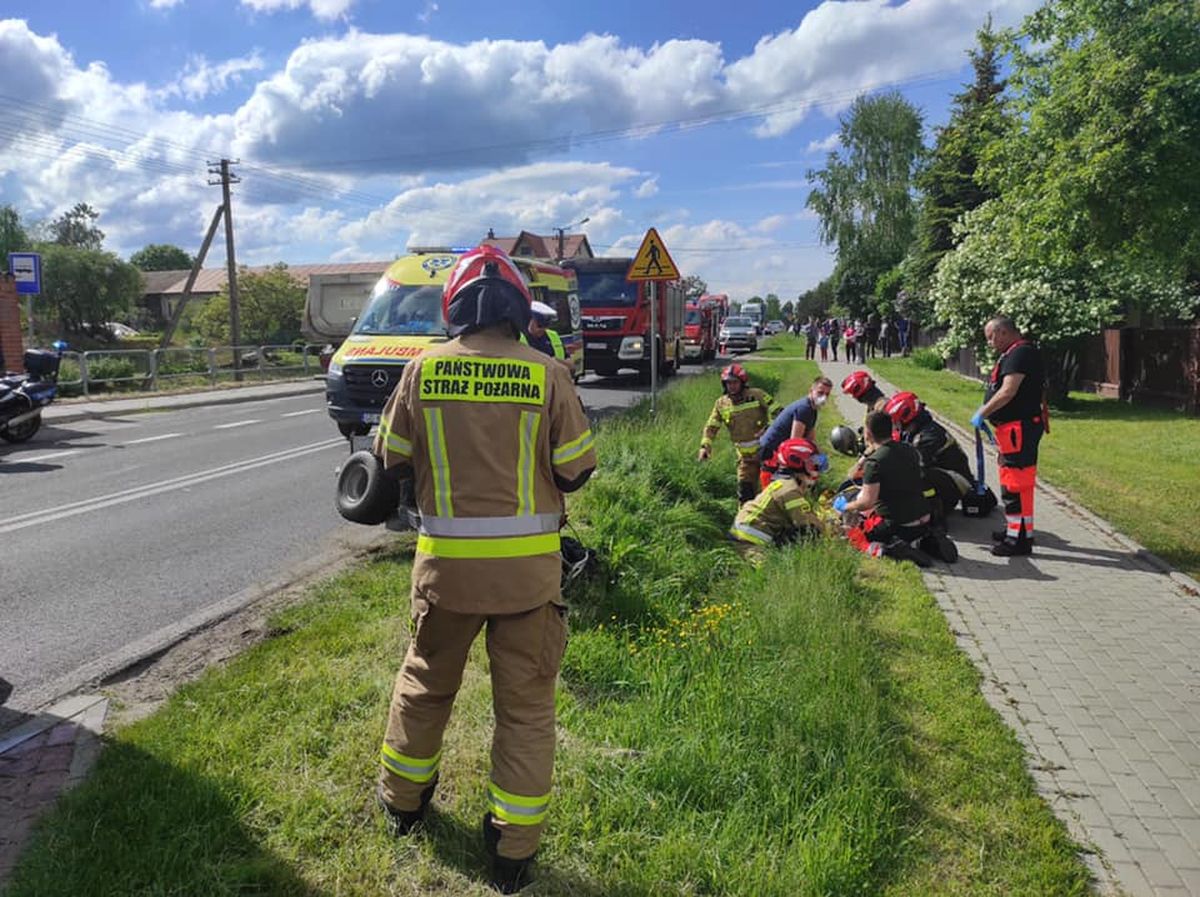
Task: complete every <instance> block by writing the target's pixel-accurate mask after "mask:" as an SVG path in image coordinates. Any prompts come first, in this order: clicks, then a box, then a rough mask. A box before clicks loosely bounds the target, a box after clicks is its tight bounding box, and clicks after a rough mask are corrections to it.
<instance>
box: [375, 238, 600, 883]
mask: <svg viewBox="0 0 1200 897" xmlns="http://www.w3.org/2000/svg"><path fill="white" fill-rule="evenodd" d="M442 311H443V314H444V316H445V318H446V322H447V324H448V327H449V331H450V334H451V336H452V337H453V339H451V340H450V341H449V342H446V343H443V344H441V345H438V346H434V347H432V348H430V349H427V350H426V351H425V352H424V353H423V354H422V355H421V356H420V357H419V358H416V359H414V360H413V361H411V362H409V364H408V366H407V367H406V368H405V369H404V374H403V376H402V377H401V378H400V383H399V384H398V385H397V387H396V391H395V392H394V393H393V394H392V397H391V398H390V399H389V400H388V403H387V406H386V407H385V408H384V410H383V414H382V419H381V421H380V424H379V433H378V435H377V436H376V438H375V444H374V451H375V453H376V454H378V455H380V456H381V457H382V458H383V461H384V465H385V466H386V467H387V468H389V469H391V468H399V469H400V471H401V472H407V471H409V470H411V473H412V476H413V478H414V486H415V492H416V499H417V507H418V508H419V510H420V513H421V526H420V530H419V533H418V538H417V549H416V558H415V560H414V562H413V570H412V617H413V632H412V638H411V639H410V641H409V644H408V651H407V653H406V655H405V658H404V664H403V666H402V668H401V670H400V673H399V675H398V676H397V678H396V685H395V690H394V692H393V695H392V706H391V711H390V713H389V716H388V725H387V732H386V734H385V736H384V740H383V747H382V749H381V754H380V762H381V764H382V769H381V773H380V780H379V790H378V796H379V800H380V802H381V804H382V805H383V808H384V810H385V811H386V814H387V818H388V822H389V825H390V827H391V829H392V831H393V832H394V833H395V834H397V835H406V834H408V833H409V832H410V831H411V830H412V829H413V827H414V826H416V825H417V823H418V822H420V821H421V819H422V817H423V815H424V813H425V811H426V807H427V806H428V805H429V802H430V800H431V798H432V797H433V793H434V790H435V788H436V787H437V782H438V765H439V762H440V760H441V756H442V735H443V731H444V730H445V727H446V722H447V720H448V719H449V716H450V710H451V706H452V705H453V703H454V697H455V695H456V694H457V692H458V689H459V686H460V684H461V683H462V676H463V666H464V664H465V663H466V660H467V652H468V651H469V649H470V647H471V643H472V642H474V641H475V638H476V636H477V635H478V634H479V632H480V631H481V630H486V632H487V652H488V658H489V661H490V667H491V677H492V702H493V708H494V711H495V719H496V728H495V733H494V735H493V738H492V755H491V775H490V780H489V783H488V795H487V801H488V807H489V809H488V812H487V814H486V815H485V816H484V817H483V841H484V847H485V848H486V850H487V852H488V853H489V855H490V856H491V860H492V878H491V884H492V887H494V888H495V889H496V890H498V891H500V892H502V893H506V894H510V893H515V892H516V891H517V890H519V889H520V888H521V887H522V886H523V885H525V884H526V883H527V882H528V881H530V880H531V878H532V876H531V861H532V860H533V855H534V853H535V852H536V851H537V847H538V842H539V839H540V838H541V834H542V828H543V825H544V821H545V819H546V813H547V810H548V809H549V806H550V779H551V772H552V770H553V766H554V684H555V679H556V678H557V675H558V668H559V664H560V662H561V660H562V655H563V650H564V648H565V646H566V639H567V621H566V613H567V612H566V608H565V607H564V606H563V604H562V593H561V589H560V582H561V576H562V561H561V558H560V555H559V545H560V543H559V532H558V531H559V524H560V518H561V517H562V514H563V497H562V495H563V493H564V492H573V491H575V490H576V489H578V488H579V487H580V486H582V485H583V484H584V482H585V481H586V480H587V479H588V477H589V476H590V475H591V472H592V469H593V468H594V467H595V466H596V456H595V454H594V453H593V451H592V431H591V429H590V428H589V425H588V419H587V417H586V416H585V415H584V412H583V407H582V406H581V404H580V402H579V398H578V396H577V395H576V393H575V388H574V385H573V384H572V382H571V376H570V374H569V373H568V372H567V369H566V368H565V367H564V366H563V365H561V364H558V363H556V362H555V361H553V360H551V359H550V358H547V357H546V356H545V355H543V354H542V353H540V352H538V351H537V350H536V349H533V348H530V347H529V346H526V345H522V344H521V343H520V342H519V336H520V334H521V332H522V331H524V330H525V329H526V327H527V325H528V322H529V315H530V295H529V290H528V287H527V286H526V285H525V281H524V279H523V278H522V276H521V273H520V271H519V270H518V269H517V267H516V266H515V265H514V264H513V263H512V261H511V260H510V259H509V258H508V256H507V255H505V254H504V252H503V251H501V250H499V249H496V248H495V247H491V246H481V247H479V248H478V249H474V250H471V251H470V252H467V253H465V254H464V255H463V256H462V257H461V258H460V259H459V261H458V262H457V264H456V265H455V266H454V269H453V270H452V271H451V272H450V277H449V279H448V280H447V282H446V286H445V289H444V291H443V294H442Z"/></svg>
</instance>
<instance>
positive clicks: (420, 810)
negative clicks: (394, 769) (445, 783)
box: [375, 776, 438, 838]
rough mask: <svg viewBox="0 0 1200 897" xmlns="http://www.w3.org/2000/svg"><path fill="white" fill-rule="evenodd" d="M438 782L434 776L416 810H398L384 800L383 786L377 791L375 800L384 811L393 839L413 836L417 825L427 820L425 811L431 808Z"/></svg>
mask: <svg viewBox="0 0 1200 897" xmlns="http://www.w3.org/2000/svg"><path fill="white" fill-rule="evenodd" d="M437 782H438V780H437V776H434V777H433V781H432V782H430V783H429V785H428V787H427V788H425V790H424V791H422V792H421V803H420V804H419V805H418V806H417V808H416V809H415V810H397V809H396V808H394V807H393V806H392V805H391V804H389V803H388V802H387V801H386V800H384V799H383V786H382V785H381V786H380V787H379V788H377V789H375V799H376V800H377V801H378V802H379V806H380V807H381V808H382V809H383V815H384V818H385V819H386V820H387V826H388V830H389V831H390V832H391V833H392V836H393V837H396V838H403V837H405V836H407V835H409V834H411V833H412V830H413V829H414V828H416V827H417V823H418V822H421V821H423V820H424V819H425V810H426V809H427V808H428V807H429V802H430V801H431V800H433V792H434V790H435V789H436V788H437Z"/></svg>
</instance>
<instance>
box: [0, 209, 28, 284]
mask: <svg viewBox="0 0 1200 897" xmlns="http://www.w3.org/2000/svg"><path fill="white" fill-rule="evenodd" d="M32 245H33V244H32V243H30V241H29V232H28V231H26V230H25V226H24V225H23V224H21V215H20V213H18V212H17V210H16V209H14V208H13V207H12V206H10V205H3V206H0V268H3V270H5V271H7V270H8V254H9V253H10V252H25V251H26V250H28V249H29V248H30V247H31V246H32Z"/></svg>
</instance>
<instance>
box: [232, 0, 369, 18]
mask: <svg viewBox="0 0 1200 897" xmlns="http://www.w3.org/2000/svg"><path fill="white" fill-rule="evenodd" d="M354 2H355V0H241V3H242V6H248V7H250V8H251V9H252V10H254V11H255V12H265V13H273V12H279V11H280V10H293V9H300V8H301V7H304V6H307V7H308V8H309V9H310V10H311V11H312V14H313V15H314V16H316V17H317V18H318V19H323V20H330V19H339V18H342V17H344V16H345V15H346V13H348V12H349V11H350V7H352V6H353V5H354Z"/></svg>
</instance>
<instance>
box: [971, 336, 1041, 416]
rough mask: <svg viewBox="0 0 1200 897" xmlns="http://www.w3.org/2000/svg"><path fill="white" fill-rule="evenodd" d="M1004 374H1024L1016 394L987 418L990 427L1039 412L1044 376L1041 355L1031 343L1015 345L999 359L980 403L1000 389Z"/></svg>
mask: <svg viewBox="0 0 1200 897" xmlns="http://www.w3.org/2000/svg"><path fill="white" fill-rule="evenodd" d="M1008 374H1024V375H1025V379H1024V380H1022V381H1021V385H1020V386H1019V387H1017V394H1016V395H1015V396H1013V397H1012V399H1011V400H1010V401H1009V403H1008V404H1007V405H1005V406H1004V407H1003V408H1001V409H999V410H998V411H996V412H994V413H992V414H991V415H989V416H988V420H990V421H991V422H992V423H994V424H1002V423H1004V422H1006V421H1010V420H1030V419H1032V418H1035V417H1037V416H1038V415H1039V414H1041V413H1042V391H1043V390H1044V389H1045V386H1046V373H1045V369H1044V368H1043V367H1042V353H1040V352H1039V351H1038V350H1037V349H1036V348H1035V347H1034V346H1033V345H1032V344H1030V343H1027V342H1024V341H1022V342H1017V343H1014V344H1013V345H1011V346H1010V347H1009V348H1008V351H1007V352H1005V353H1004V354H1003V355H1001V356H1000V360H999V361H997V362H996V366H995V367H994V368H992V376H991V378H990V379H989V380H988V384H987V389H986V391H985V392H984V395H983V400H984V401H985V402H987V401H989V400H990V399H991V398H992V396H994V395H995V394H996V393H997V392H999V390H1000V386H1001V384H1003V382H1004V378H1005V377H1006V376H1007V375H1008Z"/></svg>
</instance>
